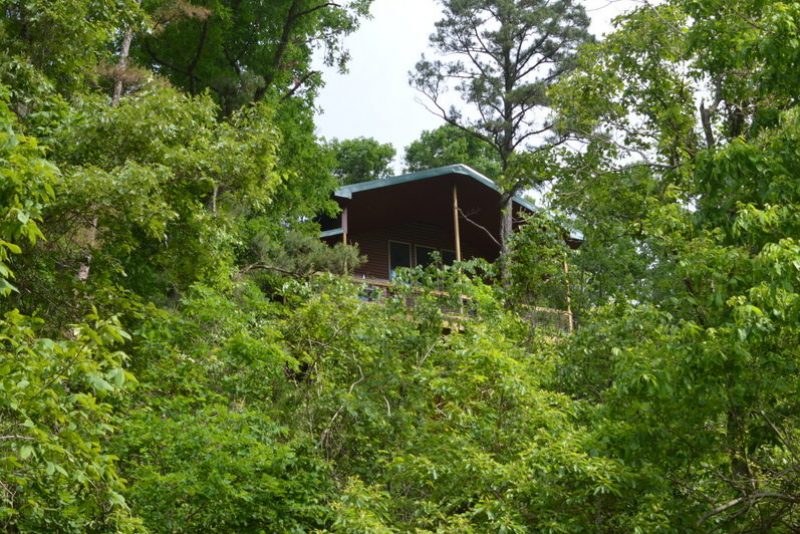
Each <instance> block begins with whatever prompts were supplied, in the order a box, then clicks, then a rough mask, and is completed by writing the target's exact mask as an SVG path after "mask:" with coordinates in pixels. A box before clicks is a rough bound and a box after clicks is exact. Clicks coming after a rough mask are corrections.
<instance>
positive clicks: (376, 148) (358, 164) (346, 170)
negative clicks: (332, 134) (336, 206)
mask: <svg viewBox="0 0 800 534" xmlns="http://www.w3.org/2000/svg"><path fill="white" fill-rule="evenodd" d="M328 147H329V148H330V149H331V151H332V152H333V156H334V158H336V166H335V167H334V169H333V175H334V176H336V178H338V180H339V183H341V184H343V185H346V184H356V183H358V182H367V181H369V180H377V179H378V178H385V177H386V176H389V175H391V174H392V167H391V165H392V159H393V158H394V156H395V154H396V153H397V151H396V150H395V149H394V147H393V146H392V145H391V144H390V143H379V142H378V141H376V140H375V139H373V138H371V137H359V138H356V139H343V140H341V141H339V140H338V139H334V140H333V141H331V142H330V143H328Z"/></svg>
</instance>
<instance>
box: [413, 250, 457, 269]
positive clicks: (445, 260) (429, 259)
mask: <svg viewBox="0 0 800 534" xmlns="http://www.w3.org/2000/svg"><path fill="white" fill-rule="evenodd" d="M414 249H415V252H416V256H417V263H416V264H417V265H420V266H422V267H427V266H428V265H430V264H431V263H433V254H434V252H438V253H439V255H440V256H441V258H442V264H443V265H451V264H452V263H453V262H454V261H456V253H455V252H453V251H452V250H438V249H435V248H431V247H422V246H419V245H417V246H416V247H414Z"/></svg>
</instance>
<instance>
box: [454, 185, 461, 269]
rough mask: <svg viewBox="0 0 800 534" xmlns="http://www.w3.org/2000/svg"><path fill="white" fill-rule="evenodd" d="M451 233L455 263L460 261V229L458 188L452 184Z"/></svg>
mask: <svg viewBox="0 0 800 534" xmlns="http://www.w3.org/2000/svg"><path fill="white" fill-rule="evenodd" d="M453 231H454V234H455V240H456V261H461V228H460V226H459V217H458V186H457V185H456V184H453Z"/></svg>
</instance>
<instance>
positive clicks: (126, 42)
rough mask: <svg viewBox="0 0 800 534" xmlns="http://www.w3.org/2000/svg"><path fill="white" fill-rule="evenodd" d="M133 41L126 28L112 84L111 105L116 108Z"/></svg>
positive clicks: (130, 30) (120, 95)
mask: <svg viewBox="0 0 800 534" xmlns="http://www.w3.org/2000/svg"><path fill="white" fill-rule="evenodd" d="M132 41H133V30H132V29H130V28H128V29H127V30H125V35H124V36H123V37H122V48H121V49H120V52H119V62H118V63H117V68H116V69H115V70H116V73H117V79H116V81H115V82H114V94H113V96H112V97H111V105H112V106H117V105H118V104H119V101H120V98H122V91H123V90H124V89H125V87H124V84H123V83H122V77H123V74H124V72H125V69H127V68H128V56H130V53H131V42H132Z"/></svg>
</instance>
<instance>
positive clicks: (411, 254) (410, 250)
mask: <svg viewBox="0 0 800 534" xmlns="http://www.w3.org/2000/svg"><path fill="white" fill-rule="evenodd" d="M392 244H397V245H405V246H406V247H408V265H398V267H409V268H410V267H413V266H414V260H415V258H414V244H413V243H411V242H406V241H395V240H394V239H390V240H389V241H388V244H387V248H388V252H389V258H388V263H389V280H393V279H394V269H393V268H392Z"/></svg>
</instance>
